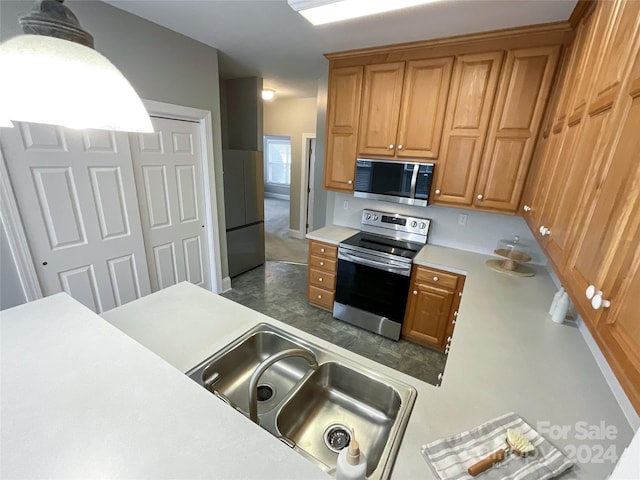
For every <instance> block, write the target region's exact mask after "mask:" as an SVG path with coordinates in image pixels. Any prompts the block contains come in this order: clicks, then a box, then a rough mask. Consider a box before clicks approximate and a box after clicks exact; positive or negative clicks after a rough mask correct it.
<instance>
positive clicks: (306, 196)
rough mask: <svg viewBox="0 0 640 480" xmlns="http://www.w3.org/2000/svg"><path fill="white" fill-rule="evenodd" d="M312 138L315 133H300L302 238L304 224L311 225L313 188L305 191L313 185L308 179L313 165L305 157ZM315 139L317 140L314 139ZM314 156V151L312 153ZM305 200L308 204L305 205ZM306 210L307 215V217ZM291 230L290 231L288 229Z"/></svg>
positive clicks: (304, 233)
mask: <svg viewBox="0 0 640 480" xmlns="http://www.w3.org/2000/svg"><path fill="white" fill-rule="evenodd" d="M312 138H316V134H315V133H303V134H302V168H301V169H300V223H299V225H300V229H299V230H300V234H301V235H302V236H301V237H296V238H304V235H306V233H307V228H306V224H309V226H311V225H313V223H312V221H313V188H311V192H309V193H307V188H309V185H313V183H312V182H310V181H309V180H313V165H311V166H310V165H309V161H308V160H309V159H308V158H307V144H308V143H309V141H310V140H311V139H312ZM316 141H317V140H316ZM314 157H315V153H314ZM307 201H309V205H308V206H307ZM307 210H308V211H309V216H308V217H307V215H306V214H307ZM290 232H291V231H290Z"/></svg>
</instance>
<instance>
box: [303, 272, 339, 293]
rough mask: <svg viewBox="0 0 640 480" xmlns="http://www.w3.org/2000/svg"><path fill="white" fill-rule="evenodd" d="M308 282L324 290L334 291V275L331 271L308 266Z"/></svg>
mask: <svg viewBox="0 0 640 480" xmlns="http://www.w3.org/2000/svg"><path fill="white" fill-rule="evenodd" d="M309 284H311V285H315V286H316V287H320V288H324V289H326V290H331V291H335V288H336V276H335V275H334V274H333V273H329V272H324V271H322V270H316V269H315V268H309Z"/></svg>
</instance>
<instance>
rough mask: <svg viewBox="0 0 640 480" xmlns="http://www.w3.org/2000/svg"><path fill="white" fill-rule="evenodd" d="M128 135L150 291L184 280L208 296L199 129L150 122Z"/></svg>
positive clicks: (160, 120) (185, 123)
mask: <svg viewBox="0 0 640 480" xmlns="http://www.w3.org/2000/svg"><path fill="white" fill-rule="evenodd" d="M151 120H152V122H153V127H154V130H155V132H154V133H140V134H130V138H131V151H132V157H133V164H134V171H135V178H136V185H137V191H138V201H139V202H140V215H141V217H142V229H143V235H144V242H145V250H146V252H147V260H148V264H149V275H150V277H151V289H152V291H156V290H160V289H163V288H166V287H169V286H171V285H173V284H175V283H177V282H180V281H183V280H187V281H189V282H191V283H194V284H196V285H200V286H202V287H204V288H206V289H207V290H211V269H210V267H209V265H210V263H209V250H208V246H207V245H208V242H207V239H206V231H207V230H206V228H205V220H204V219H205V208H204V207H205V206H204V193H203V180H204V179H203V173H202V152H201V139H200V126H199V124H198V123H194V122H188V121H183V120H173V119H167V118H155V117H152V118H151Z"/></svg>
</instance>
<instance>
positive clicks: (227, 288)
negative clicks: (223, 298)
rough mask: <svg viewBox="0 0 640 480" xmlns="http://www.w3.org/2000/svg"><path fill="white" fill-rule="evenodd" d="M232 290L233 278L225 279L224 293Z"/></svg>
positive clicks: (223, 284) (223, 280) (223, 281)
mask: <svg viewBox="0 0 640 480" xmlns="http://www.w3.org/2000/svg"><path fill="white" fill-rule="evenodd" d="M229 290H231V277H224V278H223V279H222V293H226V292H228V291H229Z"/></svg>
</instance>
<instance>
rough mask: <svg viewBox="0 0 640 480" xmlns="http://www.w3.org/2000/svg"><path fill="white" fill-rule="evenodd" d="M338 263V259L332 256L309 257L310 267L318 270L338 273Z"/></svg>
mask: <svg viewBox="0 0 640 480" xmlns="http://www.w3.org/2000/svg"><path fill="white" fill-rule="evenodd" d="M337 264H338V262H337V261H336V260H333V259H330V258H324V257H316V256H315V255H311V256H310V257H309V268H315V269H316V270H324V271H325V272H329V273H336V266H337Z"/></svg>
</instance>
